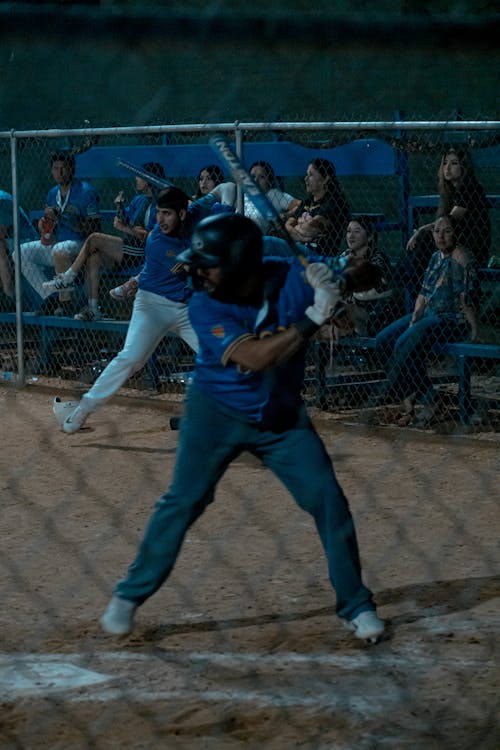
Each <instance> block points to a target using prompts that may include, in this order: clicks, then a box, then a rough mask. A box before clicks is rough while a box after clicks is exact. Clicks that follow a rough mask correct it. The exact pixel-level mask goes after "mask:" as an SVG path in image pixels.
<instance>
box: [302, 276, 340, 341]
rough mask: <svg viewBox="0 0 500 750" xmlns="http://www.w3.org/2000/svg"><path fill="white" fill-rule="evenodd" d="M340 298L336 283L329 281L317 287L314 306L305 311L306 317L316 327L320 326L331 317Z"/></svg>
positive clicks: (338, 287)
mask: <svg viewBox="0 0 500 750" xmlns="http://www.w3.org/2000/svg"><path fill="white" fill-rule="evenodd" d="M318 265H320V264H318ZM341 297H342V291H341V288H340V284H339V282H338V281H335V282H332V281H329V282H327V283H324V284H322V286H318V287H317V288H316V289H315V290H314V304H313V305H311V306H310V307H308V308H307V309H306V311H305V312H306V315H307V317H308V318H310V319H311V320H312V321H313V323H316V325H318V326H322V325H323V323H325V321H327V320H328V318H329V317H330V316H331V314H332V312H333V310H334V308H335V307H336V306H337V304H338V302H339V300H340V298H341Z"/></svg>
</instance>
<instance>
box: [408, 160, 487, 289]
mask: <svg viewBox="0 0 500 750" xmlns="http://www.w3.org/2000/svg"><path fill="white" fill-rule="evenodd" d="M438 192H439V207H438V210H437V214H436V218H439V217H440V216H445V215H449V216H452V217H453V220H454V223H455V227H456V229H455V231H456V242H457V245H458V247H462V248H464V249H465V250H467V251H468V252H469V253H470V254H471V256H472V258H473V260H474V261H475V262H476V264H477V266H478V267H479V268H486V266H487V265H488V259H489V255H490V247H491V221H490V215H489V205H488V199H487V197H486V193H485V191H484V188H483V186H482V185H481V184H480V182H479V181H478V179H477V177H476V175H475V172H474V166H473V164H472V160H471V157H470V154H469V152H468V151H467V150H465V149H461V148H447V149H446V152H445V153H444V154H443V157H442V159H441V163H440V165H439V170H438ZM434 223H435V222H431V223H430V224H424V225H423V226H421V227H419V228H418V229H415V231H414V233H413V234H412V236H411V237H410V239H409V241H408V244H407V246H406V247H407V250H409V251H410V252H409V253H408V255H407V256H406V257H404V258H403V259H402V264H401V271H402V273H403V274H404V276H403V278H404V281H405V283H406V287H407V289H408V298H409V303H410V304H413V303H414V301H415V297H416V295H417V293H418V289H419V288H420V284H421V282H422V278H423V274H424V272H425V269H426V267H427V264H428V262H429V259H430V256H431V255H432V253H433V252H434V243H433V241H432V229H433V227H434Z"/></svg>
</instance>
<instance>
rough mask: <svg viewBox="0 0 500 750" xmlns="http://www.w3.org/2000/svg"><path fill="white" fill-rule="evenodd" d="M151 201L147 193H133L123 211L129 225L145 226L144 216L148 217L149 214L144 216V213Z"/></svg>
mask: <svg viewBox="0 0 500 750" xmlns="http://www.w3.org/2000/svg"><path fill="white" fill-rule="evenodd" d="M151 203H152V200H151V198H150V197H149V196H148V195H142V194H141V195H135V196H134V197H133V198H132V200H131V201H130V203H129V205H128V206H126V208H125V210H124V212H123V213H124V215H125V219H126V221H127V223H128V224H129V225H130V226H131V227H147V223H146V218H147V219H149V218H150V215H148V216H147V217H146V213H147V211H148V207H149V206H150V204H151ZM153 213H155V211H154V210H153Z"/></svg>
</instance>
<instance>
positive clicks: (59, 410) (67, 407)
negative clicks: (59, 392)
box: [52, 396, 79, 427]
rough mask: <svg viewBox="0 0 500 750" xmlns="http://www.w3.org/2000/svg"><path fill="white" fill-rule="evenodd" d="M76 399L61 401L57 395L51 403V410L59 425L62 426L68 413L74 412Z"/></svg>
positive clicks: (76, 403) (76, 404)
mask: <svg viewBox="0 0 500 750" xmlns="http://www.w3.org/2000/svg"><path fill="white" fill-rule="evenodd" d="M78 403H79V402H78V401H61V399H60V398H59V396H56V397H55V399H54V401H53V403H52V411H53V412H54V416H55V418H56V422H57V424H58V425H59V427H62V426H63V424H64V423H65V421H66V420H67V418H68V417H69V415H70V414H71V413H72V412H74V410H75V409H76V407H77V406H78Z"/></svg>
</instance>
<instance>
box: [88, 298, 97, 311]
mask: <svg viewBox="0 0 500 750" xmlns="http://www.w3.org/2000/svg"><path fill="white" fill-rule="evenodd" d="M89 307H90V309H91V310H98V309H99V300H98V299H89Z"/></svg>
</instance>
